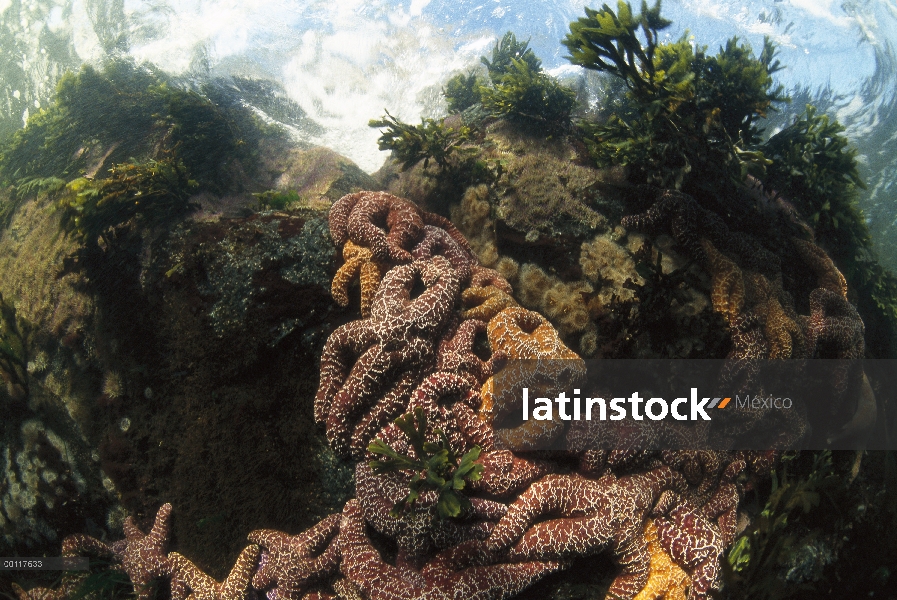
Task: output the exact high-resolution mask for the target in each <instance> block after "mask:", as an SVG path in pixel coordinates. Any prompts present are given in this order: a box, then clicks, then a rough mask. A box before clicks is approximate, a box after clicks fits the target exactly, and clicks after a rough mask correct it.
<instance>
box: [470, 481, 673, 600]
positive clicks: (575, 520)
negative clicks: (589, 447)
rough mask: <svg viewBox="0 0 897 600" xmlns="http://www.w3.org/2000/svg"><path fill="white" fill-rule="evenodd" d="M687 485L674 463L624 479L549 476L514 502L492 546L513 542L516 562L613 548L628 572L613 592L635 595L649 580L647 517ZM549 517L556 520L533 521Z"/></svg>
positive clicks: (615, 595)
mask: <svg viewBox="0 0 897 600" xmlns="http://www.w3.org/2000/svg"><path fill="white" fill-rule="evenodd" d="M684 485H685V482H684V480H683V479H682V476H681V475H679V474H678V473H676V472H675V471H673V470H672V469H670V468H669V467H661V468H658V469H655V470H653V471H649V472H647V473H643V474H640V475H630V476H627V477H621V478H619V479H618V478H617V477H615V476H614V475H612V474H611V475H605V476H604V477H602V478H601V479H598V480H592V479H586V478H585V477H581V476H578V475H548V476H546V477H544V478H542V479H540V480H539V481H537V482H536V483H534V484H533V485H531V486H530V487H529V489H527V490H526V491H525V492H524V493H523V494H521V495H520V497H519V498H517V500H515V501H514V503H513V504H512V505H511V507H510V508H509V509H508V514H507V515H505V516H504V517H503V518H502V520H501V521H499V523H498V525H496V526H495V529H493V530H492V535H490V536H489V539H488V540H486V545H487V547H488V548H489V549H491V550H495V551H500V550H504V549H506V548H508V547H511V546H512V545H513V547H512V548H511V552H510V554H509V556H510V557H511V558H513V559H516V560H521V559H530V560H533V559H536V560H558V559H561V560H562V559H565V558H569V557H572V556H585V555H590V554H596V553H598V552H601V551H603V550H605V549H610V550H611V552H612V553H613V555H614V558H615V560H616V561H617V562H618V563H619V564H620V566H621V568H622V572H621V573H620V574H619V575H618V576H617V577H616V578H615V579H614V582H613V583H612V584H611V586H610V590H609V591H608V596H609V597H613V598H626V599H629V598H633V597H635V595H636V594H637V593H638V592H639V590H641V589H642V588H643V587H644V586H645V582H646V581H647V579H648V564H649V562H650V557H649V556H648V550H647V543H646V541H645V537H644V522H645V519H646V517H647V515H648V513H649V511H651V509H652V507H653V506H654V504H655V502H656V501H657V499H658V498H659V497H660V495H661V493H662V492H663V491H665V490H669V489H673V488H679V489H681V488H683V487H684ZM548 515H551V516H552V517H555V518H551V519H549V520H547V521H542V522H540V523H536V524H535V525H534V524H533V523H535V522H536V520H537V519H538V518H539V517H542V516H548Z"/></svg>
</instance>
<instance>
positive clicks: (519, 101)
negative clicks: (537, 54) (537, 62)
mask: <svg viewBox="0 0 897 600" xmlns="http://www.w3.org/2000/svg"><path fill="white" fill-rule="evenodd" d="M493 82H494V84H495V85H494V87H491V88H490V87H482V88H481V89H480V93H481V95H482V99H483V107H484V108H485V109H486V110H488V111H489V112H490V113H491V114H492V116H494V117H498V118H503V119H509V120H516V121H522V122H524V123H526V124H528V125H532V126H538V127H539V128H540V129H541V130H542V131H544V132H546V133H551V132H554V131H558V130H562V129H564V128H565V127H566V126H567V125H568V124H569V123H570V113H571V112H572V111H573V108H574V106H575V105H576V92H574V91H573V90H571V89H569V88H567V87H564V86H562V85H561V84H560V83H559V82H558V81H557V79H555V78H554V77H552V76H550V75H548V74H546V73H545V72H543V71H542V70H541V69H538V68H534V67H533V66H532V64H531V63H530V62H527V61H525V60H522V59H516V58H513V59H511V64H510V66H509V67H508V68H507V69H506V71H505V72H504V74H503V75H501V77H499V78H497V79H493Z"/></svg>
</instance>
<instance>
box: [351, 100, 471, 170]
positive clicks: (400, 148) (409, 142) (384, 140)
mask: <svg viewBox="0 0 897 600" xmlns="http://www.w3.org/2000/svg"><path fill="white" fill-rule="evenodd" d="M385 112H386V116H385V117H383V118H382V119H379V120H377V119H373V120H371V121H369V122H368V126H369V127H383V128H385V130H384V131H381V135H380V138H379V139H378V140H377V144H378V147H379V148H380V150H391V151H392V153H393V156H394V157H395V158H396V160H398V161H399V162H400V163H402V170H403V171H404V170H406V169H408V168H410V167H413V166H414V165H416V164H417V163H419V162H420V161H421V160H423V161H424V168H426V167H427V166H429V164H430V161H431V160H432V161H433V162H435V163H436V164H437V165H438V166H440V167H442V168H446V167H448V165H449V160H450V159H451V157H452V155H453V154H455V153H456V152H457V151H458V150H459V148H458V147H459V146H460V145H461V144H462V143H463V142H465V141H467V139H468V138H469V137H470V136H471V134H472V129H471V128H470V127H469V126H467V125H461V126H460V127H458V128H453V129H450V128H448V127H446V126H445V125H444V124H443V123H441V122H439V121H435V120H433V119H423V120H422V121H421V124H420V125H409V124H408V123H403V122H402V121H399V120H398V119H396V118H395V117H393V116H392V115H391V114H389V111H385Z"/></svg>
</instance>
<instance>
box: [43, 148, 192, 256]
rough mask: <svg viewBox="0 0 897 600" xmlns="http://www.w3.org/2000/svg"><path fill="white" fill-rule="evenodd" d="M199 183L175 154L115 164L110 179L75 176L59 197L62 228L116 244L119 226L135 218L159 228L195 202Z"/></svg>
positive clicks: (91, 242) (84, 239) (91, 243)
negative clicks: (161, 157)
mask: <svg viewBox="0 0 897 600" xmlns="http://www.w3.org/2000/svg"><path fill="white" fill-rule="evenodd" d="M196 187H197V183H196V182H195V181H192V180H190V179H189V178H188V177H187V169H186V167H185V166H184V164H183V163H182V162H180V161H178V160H176V159H174V158H171V157H167V158H163V159H160V160H150V161H148V162H146V163H138V164H134V163H131V164H121V165H115V166H113V167H112V169H111V172H110V177H109V178H108V179H101V180H91V179H87V178H84V177H81V178H78V179H75V180H73V181H71V182H69V183H68V185H67V186H66V193H65V194H64V195H62V197H61V198H60V199H59V201H58V206H59V208H60V210H62V228H63V230H64V231H65V232H66V233H69V234H73V235H75V236H77V238H78V239H79V241H80V242H81V243H83V244H84V245H85V246H87V247H88V248H94V247H97V246H98V245H100V244H102V245H103V246H105V247H106V248H109V249H111V248H114V247H115V245H116V243H115V242H116V230H117V229H118V228H120V227H123V226H125V225H126V224H128V223H129V222H130V221H132V220H136V221H138V222H140V223H141V224H142V225H144V226H147V227H155V226H159V225H163V224H165V223H167V222H168V221H169V220H171V219H174V218H177V217H180V216H182V215H184V214H186V213H187V212H189V211H190V210H192V209H193V208H195V206H194V205H193V204H191V203H190V202H189V197H190V195H191V192H192V191H193V190H195V188H196Z"/></svg>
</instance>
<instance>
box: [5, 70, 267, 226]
mask: <svg viewBox="0 0 897 600" xmlns="http://www.w3.org/2000/svg"><path fill="white" fill-rule="evenodd" d="M279 135H282V133H280V132H279V130H277V129H276V128H272V127H271V126H268V125H265V124H264V123H262V122H261V121H260V120H259V119H258V118H257V117H256V116H255V115H254V114H253V113H252V112H250V111H249V110H248V109H247V108H245V107H243V106H242V105H241V104H240V103H239V102H238V100H237V99H235V98H230V97H228V96H226V95H225V94H224V92H222V90H221V89H220V88H216V87H214V86H208V87H207V88H206V89H204V90H203V93H200V92H197V91H192V90H186V89H182V88H181V87H178V86H177V85H175V84H174V83H172V82H171V81H169V80H168V79H167V78H166V77H165V76H164V75H163V74H161V73H160V72H157V71H153V70H150V69H148V68H144V67H138V66H136V65H134V64H133V63H131V62H128V61H124V60H114V61H110V62H109V63H108V64H107V65H106V66H105V67H104V68H103V69H102V70H98V69H95V68H93V67H91V66H85V67H83V68H82V69H81V70H80V71H79V72H78V73H66V74H65V75H64V76H63V77H61V78H60V80H59V83H58V84H57V87H56V94H55V96H54V98H53V102H52V104H50V105H48V106H47V107H46V108H43V109H41V110H40V111H39V112H36V113H35V114H33V115H32V116H31V117H30V118H29V120H28V123H27V124H26V126H25V128H23V129H21V130H19V131H17V132H15V134H13V135H12V136H10V138H9V139H7V140H6V141H5V143H3V144H2V145H0V183H2V184H4V185H13V186H15V187H14V189H15V194H14V195H13V197H12V198H11V199H10V200H9V201H7V203H11V204H12V205H15V204H17V203H18V202H20V201H21V200H22V199H24V198H25V197H26V196H29V195H33V194H34V193H37V192H40V191H59V190H60V189H61V184H60V183H59V181H60V180H61V181H63V182H69V181H72V180H73V179H76V178H78V177H82V176H87V177H90V178H99V179H102V178H104V177H107V176H109V175H110V174H111V173H112V165H116V164H121V163H126V162H133V163H145V162H147V161H149V160H151V159H158V158H159V157H160V156H163V155H164V154H166V153H174V154H176V156H177V159H176V160H177V161H178V162H179V163H182V164H183V166H184V167H185V168H186V170H187V171H188V173H189V177H188V179H190V180H192V181H196V182H197V184H198V187H199V188H201V189H204V190H209V191H212V192H215V193H222V192H224V191H226V190H231V189H233V190H236V191H240V189H241V186H242V182H241V180H240V179H239V178H238V177H237V175H236V171H240V170H242V171H246V172H249V173H251V172H252V171H253V169H254V168H255V164H256V163H255V159H256V156H257V153H258V145H259V143H260V141H261V140H262V139H263V138H266V137H272V136H279ZM235 161H239V162H240V163H241V165H242V169H238V170H234V169H233V168H232V165H233V164H234V162H235ZM13 209H14V206H3V207H0V211H2V214H4V215H9V214H11V211H12V210H13Z"/></svg>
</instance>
